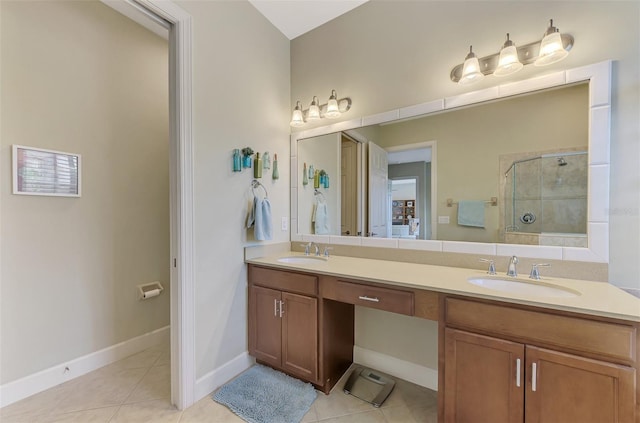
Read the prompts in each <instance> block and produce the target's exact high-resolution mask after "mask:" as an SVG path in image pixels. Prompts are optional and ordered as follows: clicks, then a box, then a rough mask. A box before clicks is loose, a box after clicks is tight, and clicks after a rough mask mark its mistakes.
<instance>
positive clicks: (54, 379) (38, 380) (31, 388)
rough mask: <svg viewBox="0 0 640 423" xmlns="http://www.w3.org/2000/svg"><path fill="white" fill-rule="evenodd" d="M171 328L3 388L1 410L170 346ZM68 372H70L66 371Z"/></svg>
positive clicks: (0, 400) (144, 335)
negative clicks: (165, 344)
mask: <svg viewBox="0 0 640 423" xmlns="http://www.w3.org/2000/svg"><path fill="white" fill-rule="evenodd" d="M169 328H170V326H165V327H163V328H160V329H156V330H154V331H151V332H148V333H145V334H143V335H140V336H136V337H135V338H131V339H129V340H127V341H123V342H120V343H119V344H115V345H112V346H110V347H107V348H103V349H101V350H99V351H96V352H93V353H90V354H87V355H85V356H82V357H78V358H76V359H73V360H70V361H65V362H63V363H60V364H58V365H55V366H52V367H50V368H48V369H44V370H41V371H39V372H37V373H34V374H31V375H29V376H25V377H23V378H21V379H17V380H14V381H12V382H9V383H6V384H4V385H0V407H4V406H7V405H9V404H13V403H14V402H16V401H20V400H21V399H24V398H27V397H30V396H31V395H34V394H37V393H38V392H42V391H45V390H47V389H49V388H53V387H54V386H57V385H60V384H61V383H64V382H67V381H69V380H71V379H75V378H77V377H79V376H82V375H84V374H87V373H89V372H92V371H94V370H97V369H99V368H100V367H103V366H106V365H108V364H111V363H113V362H116V361H118V360H122V359H123V358H125V357H128V356H130V355H132V354H136V353H138V352H140V351H143V350H145V349H147V348H150V347H153V346H154V345H158V344H160V343H162V342H169V333H170V330H169ZM66 369H68V370H66Z"/></svg>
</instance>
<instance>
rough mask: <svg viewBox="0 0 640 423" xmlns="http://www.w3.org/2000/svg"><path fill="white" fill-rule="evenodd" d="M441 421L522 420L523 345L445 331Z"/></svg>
mask: <svg viewBox="0 0 640 423" xmlns="http://www.w3.org/2000/svg"><path fill="white" fill-rule="evenodd" d="M444 341H445V368H444V378H445V381H444V421H445V422H452V423H453V422H455V423H465V422H472V423H477V422H505V423H511V422H514V423H515V422H518V423H522V422H523V420H524V416H523V413H524V388H523V386H524V345H522V344H517V343H514V342H510V341H505V340H502V339H497V338H491V337H488V336H482V335H476V334H472V333H468V332H463V331H459V330H455V329H449V328H447V329H445V340H444Z"/></svg>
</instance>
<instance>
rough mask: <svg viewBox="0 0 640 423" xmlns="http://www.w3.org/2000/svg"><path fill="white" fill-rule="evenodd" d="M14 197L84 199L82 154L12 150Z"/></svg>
mask: <svg viewBox="0 0 640 423" xmlns="http://www.w3.org/2000/svg"><path fill="white" fill-rule="evenodd" d="M12 165H13V166H12V168H13V169H12V171H13V193H14V194H17V195H42V196H53V197H81V196H82V183H81V169H82V157H81V156H80V154H75V153H66V152H63V151H57V150H47V149H43V148H35V147H26V146H22V145H17V144H14V145H13V146H12Z"/></svg>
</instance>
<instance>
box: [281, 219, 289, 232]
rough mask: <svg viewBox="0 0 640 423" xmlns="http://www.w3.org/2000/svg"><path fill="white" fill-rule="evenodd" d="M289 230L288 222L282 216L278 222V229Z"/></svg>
mask: <svg viewBox="0 0 640 423" xmlns="http://www.w3.org/2000/svg"><path fill="white" fill-rule="evenodd" d="M288 228H289V222H288V221H287V218H286V216H282V220H281V221H280V229H282V230H283V231H286V230H287V229H288Z"/></svg>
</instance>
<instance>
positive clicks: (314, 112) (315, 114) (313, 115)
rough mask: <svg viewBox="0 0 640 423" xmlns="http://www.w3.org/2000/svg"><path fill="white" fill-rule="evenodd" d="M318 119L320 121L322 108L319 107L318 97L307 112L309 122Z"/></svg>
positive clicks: (314, 98)
mask: <svg viewBox="0 0 640 423" xmlns="http://www.w3.org/2000/svg"><path fill="white" fill-rule="evenodd" d="M318 119H320V108H319V107H318V97H315V96H314V97H313V101H312V102H311V106H309V111H308V112H307V121H310V120H318Z"/></svg>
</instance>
